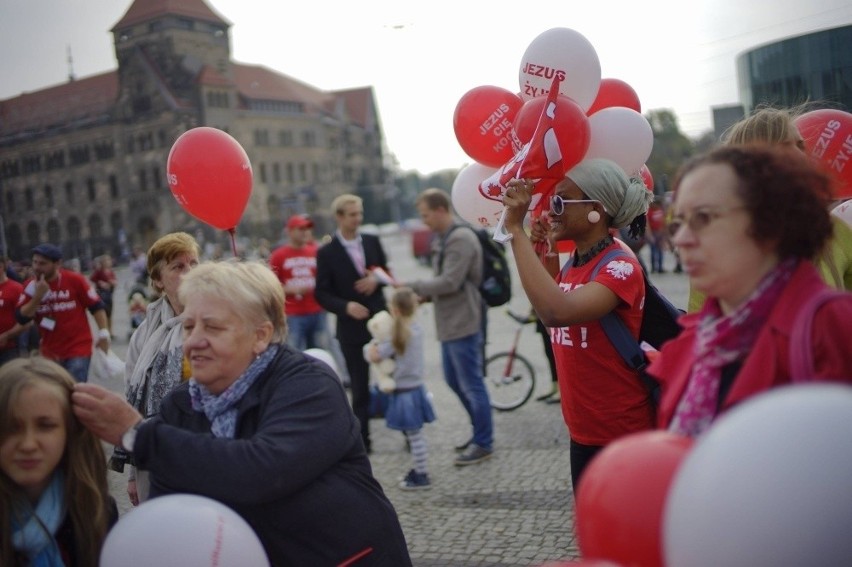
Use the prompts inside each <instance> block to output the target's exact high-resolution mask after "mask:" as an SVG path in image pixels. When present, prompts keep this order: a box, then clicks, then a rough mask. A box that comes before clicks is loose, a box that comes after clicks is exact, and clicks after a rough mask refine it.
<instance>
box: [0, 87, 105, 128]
mask: <svg viewBox="0 0 852 567" xmlns="http://www.w3.org/2000/svg"><path fill="white" fill-rule="evenodd" d="M117 96H118V72H116V71H109V72H106V73H101V74H100V75H94V76H91V77H87V78H85V79H77V80H73V81H69V82H67V83H64V84H62V85H58V86H55V87H49V88H46V89H42V90H40V91H34V92H31V93H24V94H22V95H19V96H16V97H15V98H10V99H6V100H0V137H6V136H8V135H10V134H13V133H18V132H24V131H43V130H46V129H49V128H52V127H58V126H62V125H66V124H70V123H85V122H88V121H93V120H95V119H97V118H98V117H100V116H104V115H106V114H109V113H110V111H111V110H112V107H113V105H114V104H115V101H116V97H117Z"/></svg>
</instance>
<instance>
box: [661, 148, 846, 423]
mask: <svg viewBox="0 0 852 567" xmlns="http://www.w3.org/2000/svg"><path fill="white" fill-rule="evenodd" d="M675 191H676V193H675V195H676V197H675V203H674V215H673V219H672V222H671V223H670V228H671V233H672V235H673V244H674V245H675V246H677V248H678V251H679V253H680V257H681V261H682V262H683V266H684V269H685V270H686V271H687V273H688V274H689V277H690V282H691V283H692V285H693V286H694V287H695V288H696V289H698V290H699V291H701V292H703V293H705V294H706V295H707V298H708V300H707V301H706V302H705V304H704V307H703V309H702V310H701V311H700V312H698V313H695V314H691V315H687V316H685V317H683V318H682V319H681V320H680V322H681V324H682V325H683V327H684V331H683V332H682V333H681V335H680V336H679V337H678V338H676V339H674V340H672V341H670V342H669V343H667V344H666V345H665V346H664V347H663V349H662V352H661V354H660V356H659V358H658V359H657V360H656V361H655V363H654V364H653V365H652V366H651V367H650V369H649V372H650V373H651V374H653V375H654V376H656V377H658V378H659V379H660V381H661V382H662V384H663V397H662V400H661V405H660V408H659V411H658V422H659V425H660V426H661V427H665V428H667V429H669V430H670V431H673V432H676V433H680V434H683V435H689V436H696V435H699V434H701V433H702V432H704V431H705V430H706V429H707V428H708V427H709V426H710V424H711V423H712V421H713V419H715V417H716V416H717V415H718V414H719V413H722V412H724V411H725V410H727V409H728V408H730V407H731V406H733V405H735V404H737V403H738V402H740V401H742V400H744V399H746V398H749V397H751V396H753V395H755V394H759V393H761V392H764V391H766V390H768V389H770V388H773V387H776V386H781V385H784V384H789V383H790V382H791V381H792V378H791V369H790V347H791V342H790V335H791V331H792V330H793V327H794V324H796V321H797V319H796V317H797V315H798V314H799V312H800V311H801V309H802V307H803V305H804V303H805V300H806V299H807V298H808V297H811V296H813V295H814V294H815V293H817V292H819V291H820V290H821V289H823V288H825V287H826V286H825V284H824V283H823V282H822V279H821V278H820V276H819V273H818V272H817V270H816V269H815V267H814V266H813V264H812V263H811V261H810V259H811V258H814V257H817V256H818V253H819V251H820V250H822V248H823V247H824V246H825V244H826V242H827V241H828V239H829V238H830V237H831V233H832V224H831V221H830V219H829V213H828V203H829V201H830V199H831V181H830V178H829V177H828V176H827V175H826V174H825V173H823V172H822V171H821V170H819V169H818V168H817V166H816V165H815V164H814V163H813V162H812V161H811V160H810V159H809V158H808V157H807V156H805V155H803V154H802V153H801V152H796V151H792V150H785V149H783V148H777V147H776V148H770V147H768V146H727V147H723V148H719V149H717V150H714V151H713V152H711V153H709V154H706V155H704V156H699V157H698V158H696V159H694V160H693V161H691V162H689V163H688V164H686V165H685V166H684V168H683V169H682V170H681V172H680V175H679V179H678V181H677V182H676V184H675ZM849 337H852V294H849V295H846V296H843V297H840V298H836V299H833V300H831V301H830V302H828V303H826V304H824V307H823V308H821V309H819V310H818V311H817V312H816V314H815V316H814V318H813V334H812V337H811V339H812V345H813V348H812V352H811V353H809V354H812V356H813V362H814V368H815V372H814V375H813V376H810V377H808V378H809V379H811V378H812V379H816V380H837V381H844V382H852V356H850V355H849V345H850V342H849V340H850V339H849Z"/></svg>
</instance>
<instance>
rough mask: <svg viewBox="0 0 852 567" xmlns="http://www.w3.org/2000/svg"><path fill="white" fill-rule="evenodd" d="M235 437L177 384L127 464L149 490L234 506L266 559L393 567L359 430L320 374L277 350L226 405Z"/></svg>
mask: <svg viewBox="0 0 852 567" xmlns="http://www.w3.org/2000/svg"><path fill="white" fill-rule="evenodd" d="M237 409H238V418H237V426H236V427H237V429H236V435H235V437H236V438H235V439H218V438H215V437H213V435H212V434H211V433H210V422H209V421H208V419H207V417H206V416H205V415H204V414H203V413H201V412H196V411H193V409H192V407H191V403H190V398H189V391H188V386H187V385H186V384H183V385H181V386H179V387H178V388H176V389H175V390H174V391H173V392H172V393H171V394H170V395H169V396H168V397H167V398H166V399H165V400H164V401H163V404H162V406H161V408H160V415H159V416H158V417H156V418H154V419H152V420H150V421H148V422H146V423H144V424H143V425H142V426H141V427H140V429H139V433H138V436H137V440H136V447H135V457H136V462H137V464H138V465H139V466H140V468H142V469H147V470H149V471H150V472H151V480H152V484H151V494H152V496H158V495H163V494H170V493H178V492H182V493H192V494H199V495H202V496H207V497H209V498H213V499H215V500H218V501H220V502H222V503H223V504H225V505H227V506H229V507H230V508H232V509H233V510H234V511H236V512H237V513H238V514H240V516H242V517H243V518H244V519H245V520H246V521H247V522H248V523H249V524H250V525H251V526H252V528H254V530H255V532H256V533H257V535H258V537H260V540H261V542H262V543H263V546H264V548H265V549H266V552H267V555H268V556H269V559H270V562H271V563H272V564H273V565H276V566H284V565H297V566H303V565H311V566H313V565H317V566H322V565H338V564H340V563H342V562H344V561H346V560H347V559H349V558H352V557H354V556H357V555H359V554H361V553H362V552H364V551H365V550H368V549H370V550H371V551H370V552H369V553H366V554H365V555H364V558H363V559H362V560H360V561H358V562H355V563H353V565H356V566H360V565H382V566H385V565H386V566H394V567H396V566H405V565H410V564H411V560H410V559H409V556H408V550H407V547H406V543H405V538H404V536H403V534H402V528H401V527H400V525H399V520H398V519H397V515H396V511H395V510H394V509H393V506H392V505H391V503H390V501H388V499H387V497H386V496H385V495H384V492H383V491H382V488H381V486H380V485H379V483H378V482H377V481H376V479H375V478H374V477H373V474H372V469H371V467H370V462H369V460H368V459H367V455H366V453H365V451H364V445H363V443H362V441H361V435H360V428H359V425H358V422H357V420H356V419H355V416H354V415H353V413H352V410H351V408H350V406H349V402H348V400H347V398H346V393H345V392H344V390H343V387H342V386H341V385H340V382H339V380H338V379H337V377H336V376H335V375H334V374H333V372H332V371H331V369H329V368H328V366H326V365H325V364H322V363H321V362H318V361H316V360H314V359H312V358H310V357H308V356H305V355H303V354H302V353H300V352H298V351H296V350H294V349H291V348H290V347H287V346H284V345H282V346H281V347H280V349H279V352H278V354H277V355H276V356H275V358H274V359H273V360H272V362H271V363H270V365H269V367H268V368H267V369H266V370H265V371H264V372H263V373H262V374H261V375H260V376H259V377H258V379H257V381H256V382H255V383H254V384H253V385H252V387H251V388H249V390H248V392H246V394H245V396H244V397H243V398H242V400H240V402H239V403H238V406H237Z"/></svg>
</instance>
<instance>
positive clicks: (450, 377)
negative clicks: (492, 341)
mask: <svg viewBox="0 0 852 567" xmlns="http://www.w3.org/2000/svg"><path fill="white" fill-rule="evenodd" d="M481 345H482V334H481V333H474V334H472V335H468V336H466V337H462V338H460V339H454V340H451V341H444V342H442V343H441V358H442V360H443V363H444V379H445V380H446V381H447V385H448V386H449V387H450V389H451V390H452V391H453V392H455V394H456V395H457V396H458V397H459V400H460V401H461V403H462V405H463V406H464V409H465V410H466V411H467V413H468V415H469V416H470V421H471V423H472V424H473V442H474V443H475V444H476V445H479V446H480V447H482V448H483V449H488V450H489V451H490V450H491V449H492V446H493V444H494V426H493V424H492V421H491V402H490V401H489V400H488V390H487V389H486V388H485V380H484V379H483V377H482V350H481Z"/></svg>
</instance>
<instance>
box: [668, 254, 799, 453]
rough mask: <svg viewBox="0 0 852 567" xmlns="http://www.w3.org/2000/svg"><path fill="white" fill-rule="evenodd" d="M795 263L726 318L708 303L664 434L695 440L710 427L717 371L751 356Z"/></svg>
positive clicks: (775, 271)
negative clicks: (692, 357)
mask: <svg viewBox="0 0 852 567" xmlns="http://www.w3.org/2000/svg"><path fill="white" fill-rule="evenodd" d="M796 263H797V262H796V260H795V259H790V260H787V261H784V262H782V263H780V264H779V265H778V266H777V267H776V268H775V269H773V270H772V271H770V272H769V273H768V274H766V276H764V278H763V279H762V280H761V281H760V283H759V284H758V286H757V288H756V289H755V290H754V291H753V292H752V294H751V295H750V296H749V297H748V299H747V300H746V301H745V302H744V303H742V305H740V306H739V307H737V308H736V309H735V310H734V311H732V312H731V313H729V314H728V315H723V314H722V310H721V308H720V307H719V300H718V299H716V298H708V299H707V301H706V302H705V303H704V308H703V309H702V310H701V315H700V319H699V323H698V329H697V331H696V335H695V360H696V362H695V365H694V366H693V367H692V374H690V376H689V382H688V383H687V385H686V391H685V392H684V394H683V397H682V398H681V399H680V402H679V403H678V405H677V409H676V410H675V414H674V417H673V418H672V422H671V425H670V426H669V431H671V432H673V433H678V434H680V435H687V436H690V437H695V436H697V435H699V434H701V433H703V432H704V431H706V430H707V428H709V427H710V423H711V422H712V421H713V418H715V417H716V408H717V407H718V405H719V384H720V382H721V380H722V368H723V367H725V366H727V365H728V364H730V363H732V362H735V361H737V360H741V359H743V358H745V356H746V355H747V354H748V353H749V351H751V349H752V346H753V345H754V341H755V340H756V339H757V335H758V333H760V330H761V329H762V328H763V325H764V323H766V319H767V318H768V317H769V313H770V311H771V310H772V307H773V305H775V302H776V300H777V299H778V296H779V295H781V292H782V291H783V290H784V287H785V286H786V285H787V282H788V281H789V280H790V277H791V276H792V275H793V271H794V270H795V268H796Z"/></svg>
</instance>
